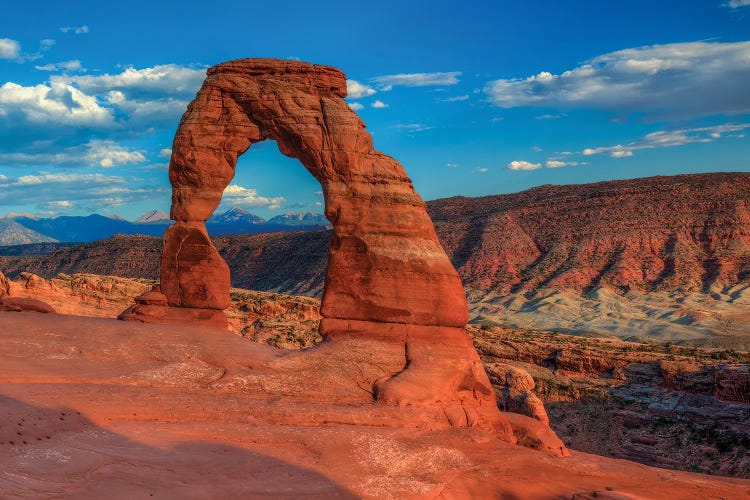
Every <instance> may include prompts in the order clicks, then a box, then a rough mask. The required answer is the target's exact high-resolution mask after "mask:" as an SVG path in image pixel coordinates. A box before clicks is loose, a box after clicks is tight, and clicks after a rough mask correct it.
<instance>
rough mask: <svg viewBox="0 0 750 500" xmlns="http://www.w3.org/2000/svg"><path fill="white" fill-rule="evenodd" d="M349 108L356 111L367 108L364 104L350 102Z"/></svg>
mask: <svg viewBox="0 0 750 500" xmlns="http://www.w3.org/2000/svg"><path fill="white" fill-rule="evenodd" d="M349 107H350V108H352V109H353V110H354V111H359V110H361V109H365V106H364V105H363V104H360V103H358V102H350V103H349Z"/></svg>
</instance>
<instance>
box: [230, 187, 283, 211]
mask: <svg viewBox="0 0 750 500" xmlns="http://www.w3.org/2000/svg"><path fill="white" fill-rule="evenodd" d="M223 199H224V200H226V202H227V204H229V205H244V206H249V207H266V208H269V209H271V210H275V209H277V208H280V207H281V204H282V203H284V202H285V201H286V199H285V198H284V197H283V196H277V197H272V198H268V197H265V196H260V195H258V191H257V190H255V189H252V188H245V187H242V186H239V185H237V184H230V185H229V186H227V188H226V189H225V190H224V196H223Z"/></svg>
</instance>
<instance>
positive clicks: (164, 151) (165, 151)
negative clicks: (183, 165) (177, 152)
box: [159, 148, 172, 158]
mask: <svg viewBox="0 0 750 500" xmlns="http://www.w3.org/2000/svg"><path fill="white" fill-rule="evenodd" d="M159 156H160V157H162V158H169V157H171V156H172V149H171V148H164V149H162V150H161V151H159Z"/></svg>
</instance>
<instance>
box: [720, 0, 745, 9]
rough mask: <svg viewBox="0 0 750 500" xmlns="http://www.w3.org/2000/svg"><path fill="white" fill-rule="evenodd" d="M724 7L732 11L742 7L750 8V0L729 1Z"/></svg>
mask: <svg viewBox="0 0 750 500" xmlns="http://www.w3.org/2000/svg"><path fill="white" fill-rule="evenodd" d="M724 5H726V6H727V7H729V8H730V9H738V8H740V7H747V6H750V0H729V2H728V3H726V4H724Z"/></svg>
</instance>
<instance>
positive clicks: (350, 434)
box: [0, 313, 750, 498]
mask: <svg viewBox="0 0 750 500" xmlns="http://www.w3.org/2000/svg"><path fill="white" fill-rule="evenodd" d="M0 337H1V338H0V394H2V396H0V412H1V414H2V418H1V419H0V448H2V449H3V452H2V453H0V470H1V471H2V473H1V474H0V492H1V495H2V496H11V497H16V496H27V497H35V498H39V497H103V496H106V497H108V498H133V497H141V496H142V497H149V496H150V495H153V496H154V497H159V498H163V497H164V498H191V497H193V498H194V497H200V496H208V495H210V496H214V497H225V498H226V497H235V498H236V497H259V496H263V495H266V496H268V495H274V496H277V497H281V498H293V497H300V496H304V497H306V498H354V497H366V498H404V497H421V498H466V497H473V498H571V497H572V498H594V497H596V498H635V497H644V498H707V497H722V498H743V497H746V496H749V495H750V481H747V480H740V479H728V478H720V477H715V476H705V475H698V474H691V473H686V472H673V471H666V470H661V469H654V468H649V467H646V466H643V465H638V464H635V463H632V462H627V461H622V460H612V459H607V458H602V457H598V456H594V455H588V454H585V453H581V452H574V453H573V454H572V456H571V457H568V458H553V457H550V456H548V455H546V454H543V453H540V452H537V451H533V450H529V449H526V448H521V447H518V446H513V445H510V444H507V443H504V442H502V441H499V440H497V439H496V438H495V437H493V436H492V435H490V434H487V433H485V432H484V431H481V430H478V429H455V428H454V429H446V428H444V427H441V426H440V425H436V421H433V420H431V419H430V416H429V415H424V414H422V413H421V410H420V414H415V413H414V412H415V409H414V408H413V407H408V406H407V407H401V408H399V407H396V406H388V405H385V404H381V403H377V404H375V403H372V396H371V395H370V394H369V393H365V392H364V391H361V390H359V389H358V388H357V385H356V382H355V380H356V379H357V377H358V375H357V374H342V373H341V372H340V371H339V370H338V367H339V366H340V365H338V363H339V361H340V360H338V359H335V357H326V356H325V351H317V352H321V353H322V354H321V358H320V361H319V362H318V363H313V364H311V365H307V366H304V367H303V366H300V365H299V363H297V361H296V360H297V359H298V356H297V355H296V351H280V350H276V349H273V348H271V347H268V346H263V345H260V344H257V343H254V342H249V341H247V340H246V339H242V338H240V337H239V336H237V335H234V334H232V333H221V332H217V331H210V330H202V329H200V328H195V327H185V326H181V325H150V324H138V323H126V322H119V321H115V320H111V319H99V318H82V317H73V316H65V315H42V314H35V313H0ZM351 348H352V349H354V350H356V349H358V348H361V349H368V346H366V345H362V344H361V343H360V344H359V345H357V344H352V346H351ZM308 360H309V358H308ZM365 369H366V370H370V369H372V367H365ZM349 377H351V378H349ZM324 388H325V389H324ZM323 389H324V390H323ZM405 422H414V423H415V424H414V425H412V426H404V423H405Z"/></svg>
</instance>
